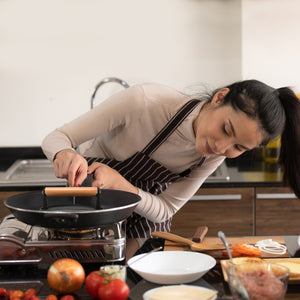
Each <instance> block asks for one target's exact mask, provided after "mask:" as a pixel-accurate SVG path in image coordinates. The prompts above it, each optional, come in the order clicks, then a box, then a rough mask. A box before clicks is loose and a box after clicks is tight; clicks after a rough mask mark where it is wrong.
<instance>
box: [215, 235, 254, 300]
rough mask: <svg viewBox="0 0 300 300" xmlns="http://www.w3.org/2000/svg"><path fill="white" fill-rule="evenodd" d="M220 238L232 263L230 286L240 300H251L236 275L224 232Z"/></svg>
mask: <svg viewBox="0 0 300 300" xmlns="http://www.w3.org/2000/svg"><path fill="white" fill-rule="evenodd" d="M218 237H219V238H220V239H221V241H222V242H223V244H224V246H225V248H226V251H227V253H228V256H229V259H230V262H231V268H232V275H233V276H231V278H230V284H231V286H232V287H233V290H234V292H235V293H236V294H237V296H238V297H239V298H238V299H240V300H249V295H248V293H247V291H246V289H245V287H244V286H243V285H242V283H241V282H240V280H239V279H238V277H237V276H236V274H235V267H234V263H233V259H232V255H231V252H230V249H229V245H228V243H227V240H226V237H225V234H224V232H223V231H219V232H218Z"/></svg>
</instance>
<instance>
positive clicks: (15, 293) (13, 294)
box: [9, 290, 24, 299]
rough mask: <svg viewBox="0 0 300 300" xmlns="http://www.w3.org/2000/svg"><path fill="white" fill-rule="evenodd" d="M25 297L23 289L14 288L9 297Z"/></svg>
mask: <svg viewBox="0 0 300 300" xmlns="http://www.w3.org/2000/svg"><path fill="white" fill-rule="evenodd" d="M23 297H24V293H23V292H22V291H21V290H14V291H12V292H11V293H10V294H9V299H13V298H20V299H22V298H23Z"/></svg>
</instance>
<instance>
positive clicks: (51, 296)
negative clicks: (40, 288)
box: [46, 295, 57, 300]
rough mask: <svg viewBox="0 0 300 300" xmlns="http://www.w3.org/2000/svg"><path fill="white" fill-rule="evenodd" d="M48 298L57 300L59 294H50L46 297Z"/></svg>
mask: <svg viewBox="0 0 300 300" xmlns="http://www.w3.org/2000/svg"><path fill="white" fill-rule="evenodd" d="M46 300H57V296H56V295H48V296H47V297H46Z"/></svg>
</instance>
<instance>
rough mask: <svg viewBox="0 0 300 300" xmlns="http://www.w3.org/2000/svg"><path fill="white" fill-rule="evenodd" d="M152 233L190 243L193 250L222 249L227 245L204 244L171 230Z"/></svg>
mask: <svg viewBox="0 0 300 300" xmlns="http://www.w3.org/2000/svg"><path fill="white" fill-rule="evenodd" d="M151 235H152V236H153V237H158V238H163V239H165V240H169V241H172V242H177V243H182V244H185V245H189V246H190V248H191V250H192V251H200V252H201V251H207V250H220V249H224V248H225V247H224V246H223V245H209V244H203V243H195V242H193V241H192V240H190V239H187V238H184V237H181V236H179V235H176V234H173V233H169V232H163V231H155V232H152V233H151Z"/></svg>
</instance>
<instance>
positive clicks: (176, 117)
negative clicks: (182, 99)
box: [141, 99, 200, 156]
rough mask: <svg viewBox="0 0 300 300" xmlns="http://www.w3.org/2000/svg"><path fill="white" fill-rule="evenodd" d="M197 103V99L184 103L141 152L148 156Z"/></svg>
mask: <svg viewBox="0 0 300 300" xmlns="http://www.w3.org/2000/svg"><path fill="white" fill-rule="evenodd" d="M199 103H200V100H197V99H193V100H190V101H188V102H187V103H185V104H184V105H183V106H182V107H181V108H180V109H179V110H178V111H177V113H176V114H175V115H174V116H173V117H172V118H171V119H170V121H169V122H168V123H167V124H166V125H165V126H164V127H163V129H162V130H161V131H160V132H159V133H158V134H157V135H156V136H155V137H154V138H153V139H152V140H151V141H150V143H149V144H148V145H147V146H146V147H145V148H144V149H143V150H142V151H141V152H142V153H144V154H146V155H148V156H150V155H151V154H152V153H153V152H154V151H155V150H156V149H157V148H158V147H159V146H160V145H161V144H162V143H163V142H164V141H165V140H166V139H167V138H168V137H169V136H170V135H171V134H172V133H173V132H174V131H175V130H176V128H177V127H178V126H179V125H180V124H181V123H182V122H183V121H184V119H185V118H186V117H187V116H188V115H189V114H190V113H191V112H192V111H193V109H194V108H195V107H196V105H198V104H199Z"/></svg>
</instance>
